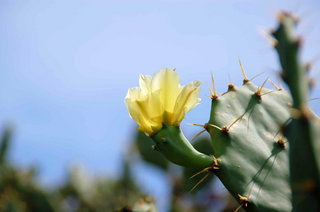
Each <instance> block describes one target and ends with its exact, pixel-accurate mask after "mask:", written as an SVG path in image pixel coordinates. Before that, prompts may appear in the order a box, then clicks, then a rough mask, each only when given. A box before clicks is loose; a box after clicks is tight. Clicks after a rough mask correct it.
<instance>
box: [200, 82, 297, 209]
mask: <svg viewBox="0 0 320 212" xmlns="http://www.w3.org/2000/svg"><path fill="white" fill-rule="evenodd" d="M290 104H291V98H290V96H289V95H288V93H287V92H286V91H284V90H280V89H278V90H275V91H272V90H270V89H267V88H263V89H262V88H259V87H258V86H256V85H254V84H252V83H251V82H245V83H244V85H242V86H240V87H236V86H234V87H231V89H229V91H228V92H226V93H224V94H223V95H222V96H221V97H218V98H216V99H215V98H214V99H213V100H212V109H211V116H210V121H209V123H208V124H207V127H206V128H207V131H208V132H209V133H210V135H211V138H212V144H213V149H214V156H215V157H216V158H218V159H219V167H220V169H219V170H217V172H216V174H217V176H218V177H219V178H220V180H221V181H222V183H223V184H224V185H225V186H226V188H227V189H228V190H229V191H230V192H231V194H232V195H233V196H234V197H235V198H236V199H237V200H238V201H239V202H240V204H241V205H242V207H243V208H244V209H245V210H246V211H260V212H261V211H291V207H292V206H291V190H290V184H289V182H290V181H289V161H288V148H289V146H288V145H287V144H286V143H284V140H283V137H282V134H281V130H280V129H281V128H282V126H283V125H284V124H285V123H286V122H288V121H289V120H290V115H289V110H288V107H289V106H288V105H290ZM219 128H220V129H219ZM278 141H280V142H278Z"/></svg>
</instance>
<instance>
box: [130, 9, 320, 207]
mask: <svg viewBox="0 0 320 212" xmlns="http://www.w3.org/2000/svg"><path fill="white" fill-rule="evenodd" d="M279 22H280V23H279V27H278V28H277V30H275V31H274V32H273V33H272V35H273V36H274V40H273V41H274V47H275V49H276V50H277V52H278V54H279V59H280V64H281V66H282V73H281V75H282V78H283V80H284V81H285V82H286V83H287V85H288V87H289V89H290V93H291V95H290V94H289V93H288V92H287V91H285V90H283V89H282V88H279V87H278V86H276V85H275V84H274V83H272V82H271V83H272V84H273V85H274V87H275V89H274V90H271V89H267V88H264V86H265V84H266V82H267V80H265V82H264V83H263V84H262V85H261V86H257V85H254V84H253V83H252V82H251V80H249V79H248V78H247V77H246V75H245V73H244V70H243V68H242V65H241V63H240V66H241V69H242V72H243V75H244V80H243V85H242V86H234V85H233V84H229V86H228V87H229V88H228V91H227V92H225V93H223V94H222V95H221V96H218V95H217V92H216V90H215V87H214V86H213V91H211V92H212V93H211V94H212V95H211V99H212V107H211V114H210V118H209V121H208V123H205V124H203V125H201V124H195V125H197V126H201V127H203V128H204V130H203V131H207V132H208V133H209V134H210V136H211V140H212V146H213V155H206V154H203V153H201V152H198V151H197V150H196V149H195V148H194V147H193V146H192V145H191V144H190V142H189V141H188V140H187V139H186V138H185V137H184V135H183V133H182V132H181V130H180V126H179V124H180V121H181V120H180V119H179V122H178V123H177V122H175V124H172V123H170V122H162V120H165V117H166V112H164V113H163V114H162V119H161V118H159V117H158V118H157V119H156V118H152V116H151V121H150V123H152V124H151V125H150V126H149V127H151V129H152V130H153V131H152V134H149V133H148V132H146V133H147V134H149V136H150V138H151V139H152V140H153V141H154V144H155V145H154V149H155V150H157V151H159V152H161V153H162V154H163V155H164V156H165V157H166V158H167V159H168V160H169V161H171V162H173V163H176V164H178V165H181V166H184V167H191V168H194V169H201V171H199V172H198V173H196V175H200V174H202V173H205V172H206V174H205V177H206V176H207V175H208V173H214V174H216V175H217V176H218V177H219V178H220V180H221V181H222V183H223V184H224V185H225V186H226V188H227V189H228V190H229V191H230V193H231V194H232V195H233V196H234V197H235V198H236V199H237V200H238V202H239V203H240V206H239V207H238V209H240V208H241V207H242V208H243V209H245V210H246V211H254V212H255V211H320V155H319V154H317V153H319V152H320V120H319V118H318V117H317V116H316V115H315V114H314V113H313V112H312V111H311V109H310V108H309V107H308V90H309V87H310V83H309V81H310V80H309V79H308V77H307V75H306V73H307V71H308V69H309V68H310V65H303V64H302V63H301V62H300V61H299V50H300V46H301V39H299V38H298V37H297V36H295V35H294V33H293V29H294V27H295V25H296V23H297V19H296V18H295V17H294V16H293V15H291V14H289V13H285V12H284V13H280V15H279ZM158 75H159V74H158ZM166 80H167V81H168V83H170V81H173V80H170V78H167V79H166ZM212 81H213V77H212ZM150 82H151V85H152V83H153V80H152V78H150ZM157 85H158V84H157ZM161 89H162V88H161V87H160V88H159V89H157V90H152V91H151V94H150V96H152V97H153V98H155V96H157V95H160V94H161V93H162V95H163V92H162V90H161ZM136 90H138V89H136ZM141 90H143V87H142V88H141ZM166 92H167V91H166ZM136 96H138V95H136ZM150 99H151V98H148V99H147V100H146V99H145V98H140V99H139V98H136V99H132V101H133V102H135V101H136V102H135V103H136V104H137V105H139V104H140V102H142V103H143V104H144V108H146V107H148V104H145V103H146V102H147V101H149V100H150ZM178 99H179V98H177V99H173V100H174V101H175V102H173V103H172V102H171V104H176V105H177V104H182V105H180V106H179V107H178V108H179V109H181V108H184V107H185V106H184V105H183V101H182V103H181V102H179V101H178ZM153 105H155V104H153ZM160 105H161V104H160ZM149 106H150V107H151V106H152V104H149ZM164 107H166V105H165V106H164ZM186 108H187V109H185V110H183V111H184V113H183V114H182V115H179V114H175V116H177V117H180V118H181V117H183V116H184V115H185V111H189V110H190V109H189V108H188V107H186ZM129 111H130V107H129ZM147 111H152V109H150V108H149V109H148V110H147ZM171 112H172V111H171ZM174 112H175V111H173V112H172V113H174ZM130 114H133V113H132V111H131V112H130ZM133 115H137V114H133ZM160 116H161V115H160ZM146 117H147V116H145V118H146ZM149 118H150V117H149ZM134 119H135V120H136V119H137V118H134ZM138 123H139V122H138ZM139 125H140V126H141V124H140V123H139ZM152 126H157V128H152ZM140 129H142V128H141V127H140ZM154 129H155V130H154ZM287 141H288V142H287ZM289 145H290V148H289ZM238 209H236V210H238Z"/></svg>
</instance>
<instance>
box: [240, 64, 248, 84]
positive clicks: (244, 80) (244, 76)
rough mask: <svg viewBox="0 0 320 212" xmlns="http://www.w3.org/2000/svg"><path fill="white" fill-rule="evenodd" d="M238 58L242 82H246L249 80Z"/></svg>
mask: <svg viewBox="0 0 320 212" xmlns="http://www.w3.org/2000/svg"><path fill="white" fill-rule="evenodd" d="M238 60H239V65H240V69H241V72H242V75H243V84H246V83H247V82H249V81H250V80H249V79H248V77H247V75H246V72H245V71H244V68H243V66H242V63H241V60H240V58H239V59H238Z"/></svg>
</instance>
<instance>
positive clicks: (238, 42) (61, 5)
mask: <svg viewBox="0 0 320 212" xmlns="http://www.w3.org/2000/svg"><path fill="white" fill-rule="evenodd" d="M281 9H286V10H291V11H293V12H296V13H297V14H298V15H300V16H301V17H302V21H301V24H300V27H299V28H298V31H299V33H300V34H302V35H303V37H304V45H305V48H304V49H303V55H302V57H303V59H304V60H305V61H308V60H313V59H316V58H318V59H319V56H320V48H319V47H320V25H319V20H320V3H319V2H318V1H316V0H306V1H302V0H282V1H266V0H265V1H257V0H226V1H218V0H211V1H209V0H208V1H205V0H197V1H191V0H185V1H183V0H170V1H169V0H159V1H150V0H138V1H132V0H120V1H119V0H117V1H111V0H110V1H102V0H101V1H98V0H90V1H89V0H69V1H62V0H60V1H44V0H43V1H40V0H39V1H36V0H34V1H32V0H16V1H14V0H2V1H1V2H0V30H1V33H0V44H1V48H0V127H3V126H4V125H5V124H6V123H12V124H13V125H14V126H15V134H14V146H13V149H12V155H11V156H12V159H13V161H14V162H15V163H16V164H19V165H30V164H36V165H38V166H39V167H40V171H41V175H40V178H41V180H42V181H43V182H45V183H46V184H53V183H56V182H59V181H61V179H63V176H64V174H63V173H64V171H65V170H66V169H67V167H69V166H70V165H71V164H75V163H80V164H83V166H84V167H86V169H87V170H88V171H89V172H90V173H93V174H106V175H109V176H117V174H118V173H119V169H118V167H119V164H120V163H121V159H122V158H123V155H125V154H126V151H127V148H128V146H129V144H130V141H131V140H130V136H131V134H132V132H133V130H134V129H135V127H136V125H135V123H134V122H133V121H132V120H131V119H130V118H129V116H128V113H127V110H126V108H125V105H124V103H123V99H124V96H125V94H126V91H127V89H128V88H129V87H133V86H137V85H138V75H139V74H141V73H143V74H152V73H154V72H156V71H158V70H159V69H161V68H163V67H169V68H173V67H175V68H176V69H177V72H178V73H179V74H180V76H181V81H182V83H183V84H185V83H187V82H189V81H191V80H195V79H197V80H200V81H202V82H203V84H202V92H201V97H202V99H203V102H202V104H200V105H199V106H198V107H196V108H195V109H194V110H193V111H192V112H190V113H189V114H188V116H187V118H186V120H185V121H184V122H183V123H189V122H194V123H204V122H206V121H207V120H208V116H209V109H210V101H209V99H208V98H207V97H206V96H207V95H208V93H209V92H208V90H207V88H206V82H209V81H210V80H209V77H210V72H213V74H214V75H215V77H216V81H217V82H216V83H217V87H218V90H219V91H220V92H223V91H225V90H226V87H227V83H228V81H229V79H228V75H230V76H231V79H232V81H233V82H234V83H235V84H240V83H241V73H240V69H239V65H238V57H240V58H241V60H242V62H243V65H244V67H245V69H246V72H247V74H248V75H249V76H254V75H256V74H258V73H261V72H264V75H263V76H262V77H260V78H259V79H257V80H256V82H257V83H262V81H263V80H264V79H265V78H266V77H270V78H272V79H275V80H276V73H277V70H279V65H278V61H277V57H276V54H275V52H274V50H273V49H272V48H271V47H270V45H269V44H268V42H267V41H266V39H265V38H264V37H263V36H262V35H261V29H271V28H273V27H275V26H276V18H275V15H276V12H277V11H279V10H281ZM319 70H320V65H319V61H318V62H316V63H315V64H314V68H313V72H312V73H311V75H312V76H313V77H315V78H316V79H317V80H318V81H320V74H319ZM319 96H320V88H319V86H316V87H315V89H314V91H313V93H312V97H319ZM319 104H320V103H319V101H313V102H312V106H313V108H314V109H315V110H316V112H317V113H318V114H319V113H320V110H319V108H320V107H319ZM183 129H184V130H185V132H186V135H187V136H192V135H193V134H195V133H196V132H197V131H198V130H199V129H197V128H195V127H191V126H186V125H185V124H183ZM141 169H145V167H144V168H143V167H142V168H141ZM141 175H142V174H139V173H137V176H140V177H142V178H143V176H141ZM143 180H146V181H148V179H143ZM150 185H152V182H150Z"/></svg>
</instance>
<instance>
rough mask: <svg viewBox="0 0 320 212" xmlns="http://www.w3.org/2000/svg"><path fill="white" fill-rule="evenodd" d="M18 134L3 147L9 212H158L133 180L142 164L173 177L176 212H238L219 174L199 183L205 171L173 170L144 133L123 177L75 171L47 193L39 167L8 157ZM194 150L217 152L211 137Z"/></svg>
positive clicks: (7, 136) (0, 190) (0, 186)
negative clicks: (134, 171) (220, 183)
mask: <svg viewBox="0 0 320 212" xmlns="http://www.w3.org/2000/svg"><path fill="white" fill-rule="evenodd" d="M12 133H13V130H12V128H10V127H7V128H5V129H4V130H3V132H2V137H1V146H0V170H1V172H0V173H1V174H0V210H1V211H4V212H28V211H33V212H43V211H48V212H55V211H65V212H71V211H76V212H99V211H101V212H102V211H141V212H143V211H150V212H154V211H157V209H156V201H155V200H154V199H153V198H152V197H150V196H148V195H146V194H144V193H143V192H142V190H143V189H141V188H140V187H139V186H138V185H137V183H136V182H135V180H134V178H133V176H132V173H131V172H132V171H131V169H132V168H131V167H132V166H133V165H134V163H136V162H137V160H140V161H142V162H143V163H147V164H149V165H151V166H154V167H155V168H157V169H159V170H161V171H162V172H164V175H163V176H164V177H166V178H168V180H169V182H170V187H171V188H170V190H171V191H172V195H171V197H170V199H171V200H170V209H169V211H171V212H178V211H187V212H196V211H204V212H205V211H226V212H227V211H233V210H234V209H235V208H236V207H237V203H236V202H235V201H234V200H233V199H232V198H231V196H230V195H228V194H226V193H221V191H219V190H218V188H217V187H216V186H213V185H212V183H213V181H215V180H216V178H215V177H214V176H213V175H210V176H209V177H207V178H206V179H204V180H203V182H202V183H201V184H198V182H199V181H200V180H201V178H200V177H199V176H196V177H193V178H190V177H191V176H192V175H193V174H195V173H197V172H198V171H199V170H194V169H187V168H181V167H178V166H175V165H172V164H170V163H169V162H168V161H167V160H166V159H165V158H163V156H162V155H161V154H160V153H158V152H156V151H150V150H151V149H152V141H151V140H150V138H149V137H147V136H146V135H144V134H143V133H142V132H137V134H136V137H135V140H134V141H133V143H132V148H131V150H132V151H130V152H131V153H130V154H128V155H127V157H126V158H125V159H124V161H123V163H122V174H121V176H120V177H119V178H116V179H111V178H107V177H101V176H100V177H98V178H93V177H92V176H90V175H89V174H88V173H87V172H86V171H85V170H84V169H83V168H81V167H73V168H71V169H70V170H69V172H68V173H67V177H66V181H65V182H64V183H63V184H62V185H60V186H58V187H56V188H52V189H48V188H44V187H43V186H41V184H40V183H39V182H38V181H37V173H38V171H37V168H36V167H29V168H26V167H23V168H21V167H16V166H14V165H12V164H11V163H10V160H9V157H8V153H9V152H10V147H11V144H12V143H11V142H12V141H11V135H12ZM194 146H195V147H196V148H197V150H198V151H201V152H203V153H206V154H210V153H211V152H210V150H211V149H212V147H211V146H210V142H209V140H208V139H207V138H199V139H197V140H196V141H195V142H194ZM137 156H139V157H138V158H137ZM140 156H141V157H140ZM210 184H211V186H208V185H210Z"/></svg>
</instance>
